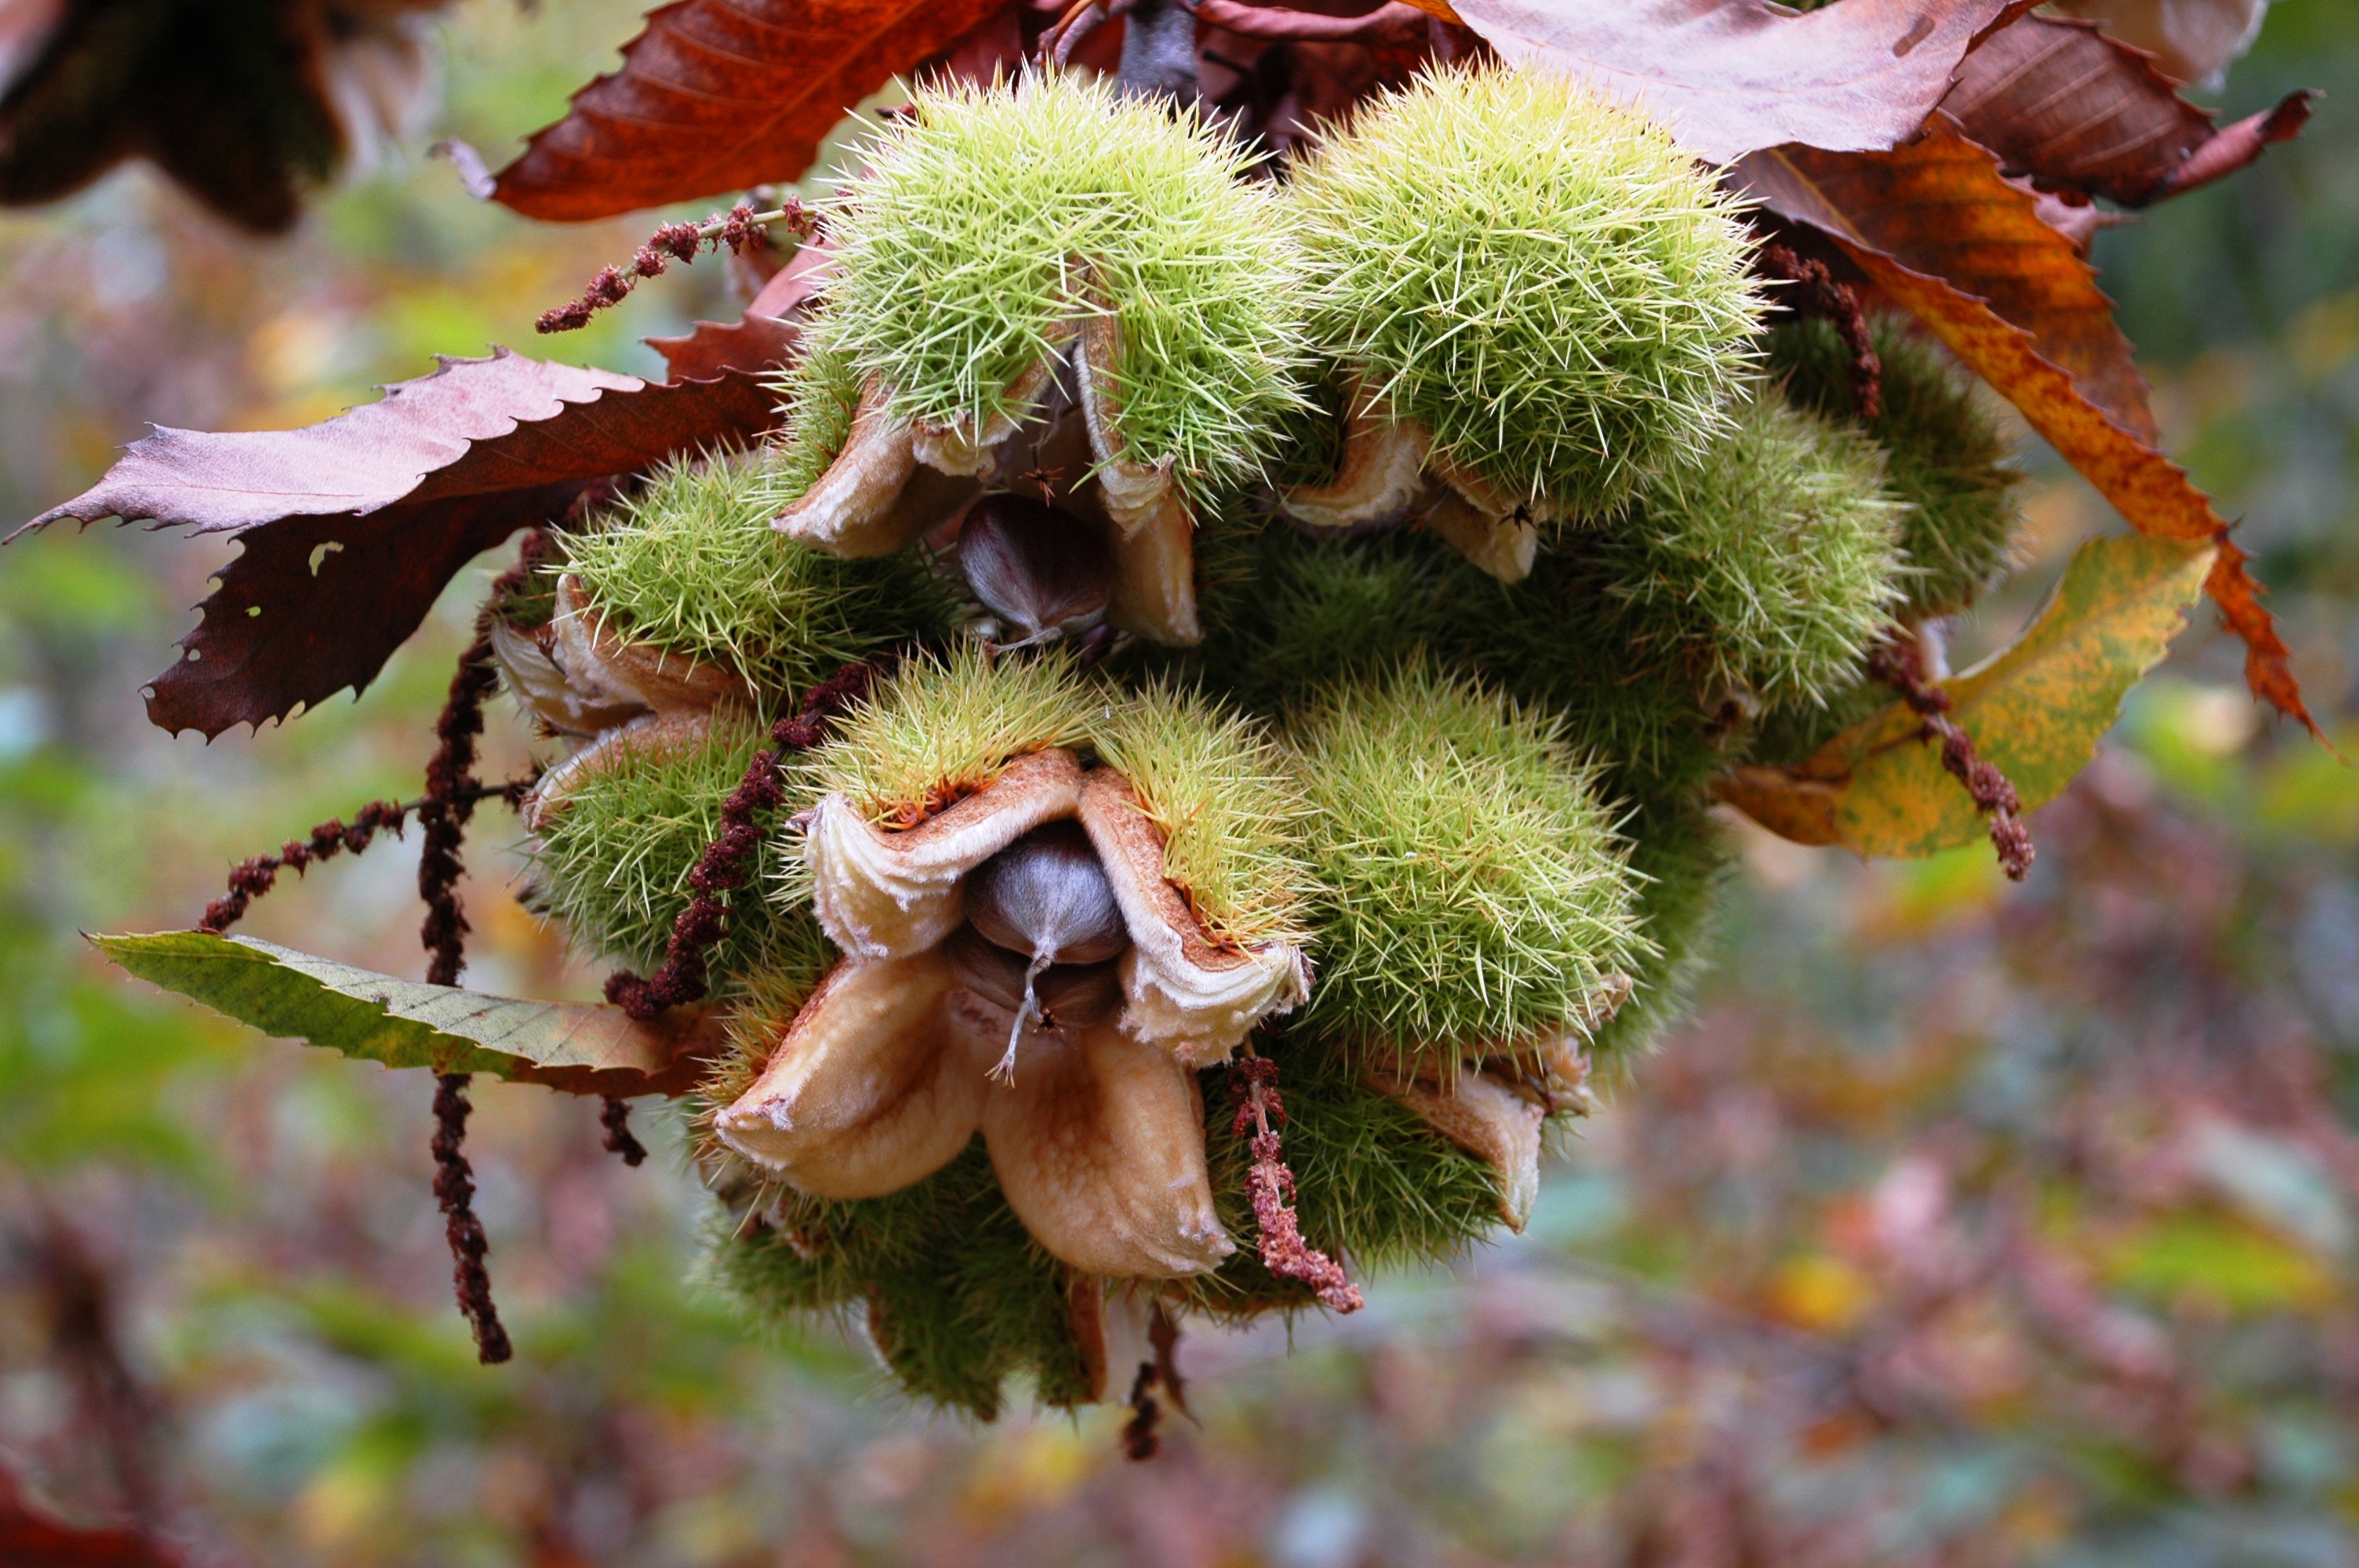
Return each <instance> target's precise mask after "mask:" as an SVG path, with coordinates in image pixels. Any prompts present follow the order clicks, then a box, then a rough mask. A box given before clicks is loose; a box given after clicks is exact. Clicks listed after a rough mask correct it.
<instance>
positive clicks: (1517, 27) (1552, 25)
mask: <svg viewBox="0 0 2359 1568" xmlns="http://www.w3.org/2000/svg"><path fill="white" fill-rule="evenodd" d="M1451 5H1453V6H1454V8H1455V9H1456V11H1457V14H1458V16H1460V17H1462V18H1463V20H1464V21H1465V23H1466V25H1467V26H1469V27H1473V29H1474V31H1475V32H1477V33H1478V34H1480V35H1481V36H1482V37H1483V38H1484V41H1486V42H1487V43H1489V44H1490V46H1491V47H1492V48H1493V49H1496V50H1498V51H1499V53H1500V54H1501V55H1502V56H1504V57H1506V59H1509V60H1511V61H1513V62H1516V63H1517V64H1521V63H1524V62H1526V61H1536V62H1539V63H1542V64H1546V65H1549V66H1553V67H1555V68H1556V69H1558V70H1566V71H1570V72H1571V73H1573V74H1575V75H1578V76H1582V77H1585V78H1587V79H1588V80H1590V81H1593V82H1595V83H1596V84H1597V85H1598V86H1599V87H1601V88H1603V90H1605V91H1606V92H1611V93H1613V94H1614V95H1615V96H1616V97H1619V98H1623V99H1625V100H1631V101H1635V102H1636V103H1641V104H1643V105H1644V106H1645V107H1646V109H1647V111H1648V113H1650V114H1653V115H1654V116H1655V117H1656V118H1657V119H1658V120H1660V121H1661V122H1662V123H1663V124H1665V125H1666V126H1668V127H1669V130H1670V131H1671V134H1672V135H1675V136H1677V137H1678V138H1679V141H1680V145H1681V146H1685V147H1687V148H1688V149H1690V151H1692V152H1693V153H1694V154H1695V155H1696V157H1700V158H1702V159H1705V160H1706V161H1708V162H1712V163H1727V162H1731V161H1733V160H1734V159H1736V158H1738V157H1743V156H1744V155H1745V154H1746V153H1749V152H1755V151H1757V150H1759V149H1761V148H1763V147H1773V146H1778V145H1779V144H1781V143H1799V144H1800V145H1802V146H1811V147H1824V148H1830V149H1833V150H1838V151H1863V150H1869V149H1881V148H1886V147H1890V146H1896V145H1897V144H1898V143H1900V142H1902V141H1905V140H1907V139H1908V137H1909V136H1911V135H1915V134H1916V132H1917V128H1918V127H1919V125H1921V124H1924V122H1925V115H1926V114H1927V113H1928V112H1929V111H1930V110H1931V109H1932V107H1933V106H1934V105H1935V104H1936V103H1940V101H1941V97H1942V95H1943V94H1944V93H1946V92H1949V91H1950V81H1951V73H1952V72H1953V71H1954V70H1956V69H1957V67H1958V62H1959V60H1960V59H1962V58H1963V57H1964V56H1965V53H1966V50H1967V49H1969V48H1971V47H1972V46H1973V42H1974V40H1975V39H1976V38H1979V37H1981V36H1982V35H1983V34H1984V32H1986V31H1987V30H1988V29H1989V28H1991V27H1994V26H1996V25H1998V24H1999V23H2001V22H2002V21H2003V20H2004V19H2005V18H2006V16H2007V15H2008V14H2009V13H2010V12H2011V11H2018V10H2020V8H2021V7H2020V5H2019V4H2018V5H2010V4H2009V0H1843V4H1842V5H1830V6H1827V7H1826V8H1825V9H1823V10H1818V11H1812V12H1810V13H1809V14H1808V15H1806V16H1795V15H1794V14H1793V13H1792V12H1790V11H1788V10H1787V9H1785V8H1784V7H1783V6H1773V5H1767V4H1765V3H1763V0H1451Z"/></svg>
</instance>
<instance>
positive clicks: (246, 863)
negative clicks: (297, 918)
mask: <svg viewBox="0 0 2359 1568" xmlns="http://www.w3.org/2000/svg"><path fill="white" fill-rule="evenodd" d="M539 782H540V775H539V774H538V773H527V774H525V775H524V776H523V777H521V778H513V779H510V780H508V782H507V783H506V784H469V785H468V786H467V787H466V788H465V789H464V790H462V791H461V792H459V793H460V795H461V796H462V797H463V798H465V799H467V800H469V801H471V802H476V801H485V800H498V801H505V802H506V804H507V806H509V807H510V809H514V808H515V806H516V805H517V804H518V803H519V802H521V801H522V800H523V799H524V797H525V796H526V795H528V794H530V793H531V792H532V786H533V785H535V784H538V783H539ZM425 804H426V803H425V801H424V800H422V799H419V800H410V801H403V802H401V803H399V804H396V803H395V802H393V801H390V800H380V801H375V802H373V803H372V804H370V805H368V806H363V807H361V809H360V811H359V813H358V814H357V815H355V816H353V820H352V823H351V825H350V826H346V825H345V823H344V822H343V821H342V818H340V817H333V816H332V817H330V818H329V819H328V820H327V821H325V822H322V823H321V824H320V825H319V826H318V827H314V828H312V829H311V831H310V833H308V834H307V835H305V836H304V837H303V838H289V839H288V840H287V842H286V843H284V844H281V845H280V846H279V847H278V852H277V854H275V855H254V856H249V857H248V858H247V859H245V860H240V861H239V862H238V863H237V865H236V866H235V867H234V868H233V869H232V870H231V871H230V873H229V891H228V892H225V893H223V895H222V896H221V897H219V898H217V899H215V900H213V901H212V903H209V904H207V905H205V913H204V915H203V917H202V918H201V919H200V920H199V921H198V922H197V929H198V930H200V931H210V932H212V933H213V934H214V935H220V934H222V933H223V932H225V931H227V930H228V929H229V928H230V927H231V926H233V925H236V924H237V923H238V922H239V921H241V920H243V919H245V912H246V911H247V910H249V909H251V908H252V907H253V906H254V901H255V899H258V898H260V897H261V896H262V895H263V894H265V893H266V892H269V891H270V890H271V889H272V888H273V887H275V886H277V882H278V873H279V872H280V871H294V872H295V873H296V874H297V875H301V874H302V873H303V872H304V871H308V870H309V869H310V867H312V866H315V865H317V864H319V863H320V862H321V860H334V859H335V858H336V857H337V856H338V855H340V854H353V855H357V854H359V853H360V852H361V851H362V850H364V849H367V848H368V847H369V846H370V845H371V844H372V843H374V842H375V840H376V836H377V835H378V834H379V833H381V832H390V833H392V834H394V835H395V836H396V837H399V835H400V833H401V830H402V828H403V827H404V826H405V825H406V824H407V823H408V819H409V816H410V814H411V813H412V812H415V811H417V810H418V809H419V807H420V806H424V805H425Z"/></svg>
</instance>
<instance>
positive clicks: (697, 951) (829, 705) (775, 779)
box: [606, 665, 876, 1022]
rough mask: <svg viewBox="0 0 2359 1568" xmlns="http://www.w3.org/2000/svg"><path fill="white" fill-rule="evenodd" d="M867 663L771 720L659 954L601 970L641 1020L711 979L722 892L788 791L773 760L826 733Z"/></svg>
mask: <svg viewBox="0 0 2359 1568" xmlns="http://www.w3.org/2000/svg"><path fill="white" fill-rule="evenodd" d="M875 676H876V669H875V666H874V665H844V666H843V668H842V669H840V670H838V671H837V672H836V673H835V674H834V675H833V676H830V677H829V678H828V679H826V680H825V681H822V682H821V683H820V684H819V685H818V686H815V687H812V688H811V689H810V694H809V695H808V696H807V697H805V698H804V700H803V707H802V711H801V712H800V713H799V714H797V715H795V716H794V717H792V718H789V719H779V720H778V721H777V723H776V724H774V725H772V726H771V727H770V740H771V741H772V743H773V744H774V745H775V746H776V747H777V750H775V751H770V750H764V751H760V752H755V753H754V760H753V761H752V762H749V763H747V764H746V767H745V777H744V778H743V779H741V780H740V781H739V782H738V784H737V787H736V789H735V790H734V791H733V792H731V794H730V796H729V798H728V799H727V800H726V801H724V802H723V803H722V806H721V831H720V832H719V833H718V834H716V835H715V836H714V837H713V840H712V843H710V844H708V845H706V846H705V847H704V853H703V854H702V855H701V856H699V857H698V858H697V862H696V869H695V870H694V871H691V872H690V873H689V879H688V881H689V886H690V887H691V888H693V889H694V890H695V893H694V896H692V897H691V898H690V900H689V901H688V907H687V908H686V909H683V910H681V911H680V912H679V918H678V919H676V920H674V921H673V922H672V925H671V937H670V939H669V941H667V942H666V943H665V944H664V961H663V963H662V964H661V965H660V966H658V968H657V969H656V972H655V973H654V974H652V975H650V976H648V977H647V979H640V978H639V977H638V976H636V975H635V974H632V973H631V972H630V971H629V970H627V969H618V970H616V971H615V972H614V973H613V974H611V975H609V976H607V977H606V1000H608V1001H611V1002H614V1004H616V1005H617V1006H619V1007H620V1008H622V1010H623V1011H625V1012H627V1013H629V1014H630V1015H631V1016H632V1017H633V1018H636V1019H638V1020H640V1021H642V1022H645V1021H646V1020H647V1019H650V1018H653V1017H655V1016H656V1015H657V1014H658V1013H660V1012H662V1011H664V1010H665V1009H666V1008H669V1007H677V1006H679V1004H680V1003H682V1002H690V1001H695V1000H699V999H700V998H701V997H702V996H703V995H704V994H705V991H706V989H708V988H709V986H710V985H711V973H710V969H709V967H708V966H709V961H710V959H711V957H712V950H713V948H715V947H717V946H720V944H721V938H722V936H723V934H724V933H725V932H726V931H727V929H728V916H729V903H728V895H729V894H730V892H733V891H734V890H735V889H737V888H740V887H743V886H745V883H746V882H747V881H749V880H751V878H752V877H753V874H754V856H755V852H756V850H758V849H760V848H761V843H762V829H761V827H760V825H759V824H758V823H757V822H756V816H758V815H759V814H762V813H765V812H770V811H775V810H777V806H778V803H779V802H780V801H781V800H783V799H785V798H786V782H785V778H784V775H783V774H782V773H781V772H780V767H779V764H780V762H782V761H783V759H784V757H785V754H786V753H787V752H803V751H809V750H810V748H811V747H813V746H816V745H818V744H819V743H820V741H821V740H822V739H824V738H825V737H826V734H827V727H828V724H829V721H830V720H832V719H834V717H835V716H836V715H837V714H839V713H841V712H842V711H843V709H844V708H848V707H850V706H851V705H852V704H853V703H854V702H857V701H858V700H859V699H860V698H861V697H864V696H865V695H866V694H867V691H868V685H869V682H870V681H871V680H873V679H875Z"/></svg>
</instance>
